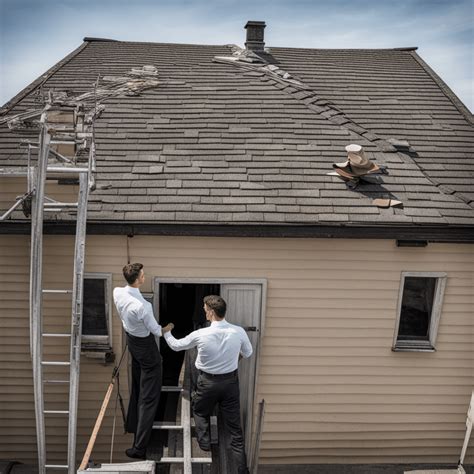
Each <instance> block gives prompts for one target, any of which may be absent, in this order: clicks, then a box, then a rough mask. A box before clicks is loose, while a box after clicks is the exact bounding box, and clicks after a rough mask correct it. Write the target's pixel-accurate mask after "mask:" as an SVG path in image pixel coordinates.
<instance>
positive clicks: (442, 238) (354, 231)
mask: <svg viewBox="0 0 474 474" xmlns="http://www.w3.org/2000/svg"><path fill="white" fill-rule="evenodd" d="M75 229H76V227H75V222H57V221H56V222H45V223H44V233H45V234H50V235H71V234H74V233H75ZM29 233H30V223H29V222H26V221H8V222H4V223H2V225H0V234H10V235H25V234H29ZM87 234H88V235H131V236H134V235H167V236H199V237H274V238H327V239H328V238H329V239H332V238H336V239H348V238H350V239H391V240H424V241H427V242H451V243H474V225H457V226H455V225H444V226H436V225H420V226H409V225H407V226H400V225H393V226H387V225H351V224H346V225H328V224H320V225H318V224H314V225H306V224H302V225H288V224H287V225H284V224H261V223H253V224H231V225H230V224H199V223H160V222H138V221H98V220H95V221H89V222H88V223H87Z"/></svg>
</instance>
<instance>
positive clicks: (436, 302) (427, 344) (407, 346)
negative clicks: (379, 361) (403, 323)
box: [392, 272, 448, 352]
mask: <svg viewBox="0 0 474 474" xmlns="http://www.w3.org/2000/svg"><path fill="white" fill-rule="evenodd" d="M407 277H418V278H436V287H435V294H434V298H433V307H432V310H431V317H430V327H429V332H428V336H429V339H428V340H427V341H406V340H405V341H399V340H398V331H399V329H400V320H401V311H402V301H403V291H404V289H405V279H406V278H407ZM447 278H448V275H447V273H445V272H402V273H401V280H400V289H399V292H398V304H397V320H396V324H395V331H394V335H393V344H392V351H395V352H435V351H436V339H437V336H438V328H439V322H440V319H441V309H442V307H443V299H444V293H445V290H446V282H447Z"/></svg>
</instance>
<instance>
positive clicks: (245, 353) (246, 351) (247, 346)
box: [240, 329, 253, 359]
mask: <svg viewBox="0 0 474 474" xmlns="http://www.w3.org/2000/svg"><path fill="white" fill-rule="evenodd" d="M240 353H241V354H242V357H244V358H245V359H247V358H248V357H250V356H251V355H252V353H253V349H252V344H251V342H250V339H249V337H248V336H247V333H246V332H245V329H242V345H241V348H240Z"/></svg>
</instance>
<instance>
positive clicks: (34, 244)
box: [28, 105, 93, 474]
mask: <svg viewBox="0 0 474 474" xmlns="http://www.w3.org/2000/svg"><path fill="white" fill-rule="evenodd" d="M48 108H49V106H48V105H47V106H46V107H45V109H44V111H43V113H42V115H41V120H40V125H41V132H40V141H39V146H38V163H37V167H36V169H35V170H34V171H33V169H29V170H28V172H29V173H31V172H32V171H33V172H34V176H33V190H32V216H31V253H30V275H31V277H30V324H31V342H32V344H31V350H32V364H33V381H34V382H33V383H34V395H35V416H36V433H37V445H38V472H39V474H45V473H46V470H47V469H48V468H51V469H64V470H67V472H68V474H73V473H74V472H75V457H76V427H77V407H78V392H79V368H80V355H81V332H82V295H83V280H84V258H85V237H86V221H87V200H88V194H89V174H90V160H89V168H86V167H72V166H69V165H68V166H48V157H49V153H50V148H49V147H50V142H51V133H52V132H51V131H50V129H49V127H48V123H47V115H48ZM91 148H93V147H91ZM50 172H53V173H54V174H55V175H56V174H63V173H65V174H69V175H71V174H73V175H79V196H78V202H77V203H58V202H54V203H51V202H47V199H46V197H45V183H46V177H47V175H48V173H50ZM45 207H54V208H56V207H57V208H59V209H58V210H60V209H61V208H71V207H76V208H77V222H76V238H75V246H74V277H73V288H72V289H64V290H52V289H44V288H43V284H42V276H43V264H42V261H43V220H44V210H45ZM46 293H52V294H54V293H56V294H58V293H59V294H71V295H72V321H71V333H70V334H59V333H44V332H43V317H42V316H43V311H42V309H43V295H44V294H46ZM51 337H55V338H57V337H60V338H62V337H69V338H71V340H70V358H69V361H46V360H43V340H44V339H45V338H51ZM48 366H63V367H66V368H68V369H69V379H68V380H67V379H66V378H64V379H63V380H47V379H44V377H43V369H44V368H45V367H48ZM58 383H59V384H69V409H68V410H45V403H44V401H45V400H44V398H45V397H44V385H45V384H58ZM49 415H62V416H64V415H67V416H68V453H67V463H66V464H48V463H47V459H46V432H45V416H49Z"/></svg>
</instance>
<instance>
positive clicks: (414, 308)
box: [398, 277, 436, 340]
mask: <svg viewBox="0 0 474 474" xmlns="http://www.w3.org/2000/svg"><path fill="white" fill-rule="evenodd" d="M435 289H436V278H429V277H406V278H405V285H404V288H403V299H402V309H401V314H400V327H399V330H398V339H402V340H429V330H430V321H431V311H432V309H433V301H434V295H435Z"/></svg>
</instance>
